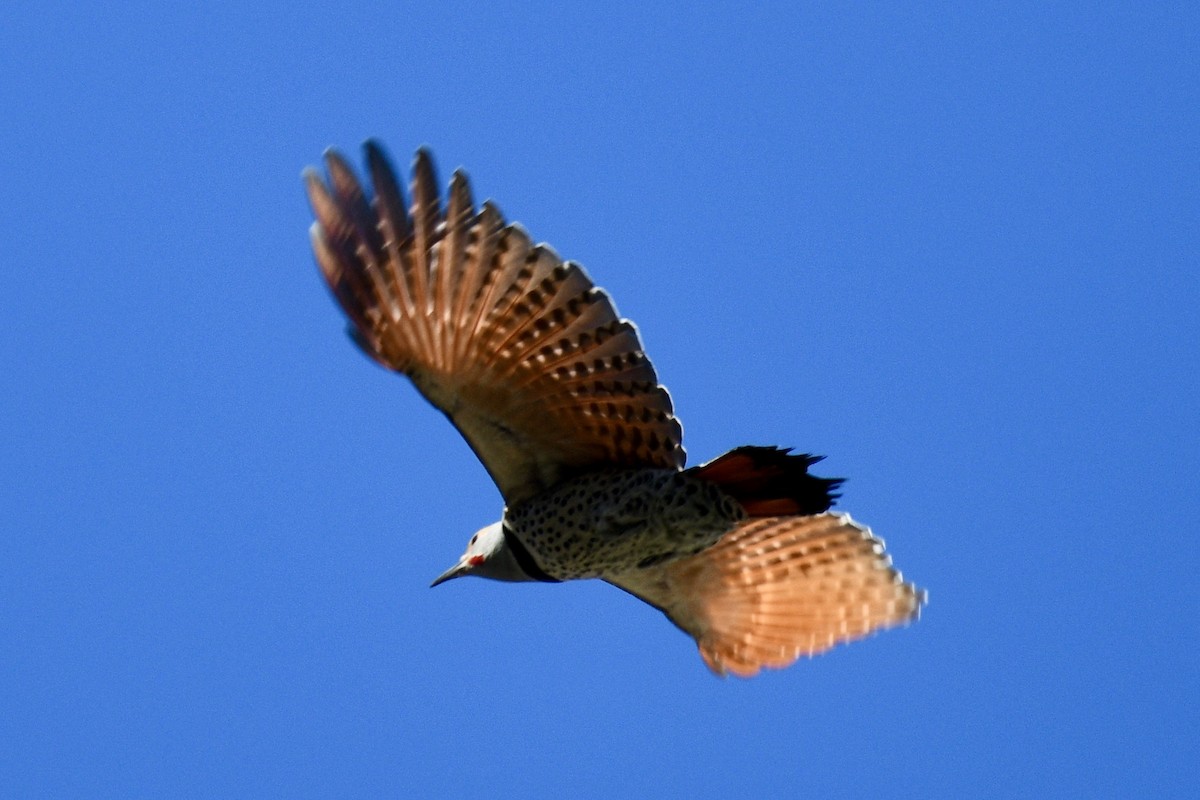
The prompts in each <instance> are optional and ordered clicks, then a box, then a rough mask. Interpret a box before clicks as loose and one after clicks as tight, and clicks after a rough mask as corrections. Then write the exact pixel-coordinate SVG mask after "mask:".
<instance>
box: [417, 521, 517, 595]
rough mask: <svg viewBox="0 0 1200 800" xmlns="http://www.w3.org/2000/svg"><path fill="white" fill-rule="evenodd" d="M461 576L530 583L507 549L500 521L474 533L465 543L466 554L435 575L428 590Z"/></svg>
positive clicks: (502, 525) (510, 551)
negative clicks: (451, 565)
mask: <svg viewBox="0 0 1200 800" xmlns="http://www.w3.org/2000/svg"><path fill="white" fill-rule="evenodd" d="M464 575H478V576H479V577H480V578H491V579H492V580H496V581H527V580H531V578H530V577H529V576H528V575H526V574H525V571H524V570H523V569H521V567H520V565H519V564H518V563H517V559H516V558H515V557H514V556H513V554H512V550H511V549H509V547H508V542H507V540H506V539H505V538H504V524H503V523H502V522H493V523H492V524H491V525H488V526H487V527H485V528H480V529H479V530H478V531H476V533H475V535H474V536H472V537H471V541H469V542H467V551H466V552H465V553H463V554H462V557H461V558H459V559H458V563H457V564H455V565H454V566H453V567H451V568H450V569H448V570H446V571H445V572H443V573H442V574H441V575H439V576H438V577H437V579H436V580H434V582H433V583H432V584H430V587H431V588H432V587H433V586H437V585H438V584H439V583H445V582H446V581H448V580H450V579H451V578H461V577H463V576H464Z"/></svg>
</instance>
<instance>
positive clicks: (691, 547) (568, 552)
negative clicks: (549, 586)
mask: <svg viewBox="0 0 1200 800" xmlns="http://www.w3.org/2000/svg"><path fill="white" fill-rule="evenodd" d="M744 516H745V515H744V512H743V511H742V509H741V506H739V505H738V503H737V501H735V500H734V499H733V498H731V497H729V496H728V495H726V494H725V493H724V492H722V491H721V490H720V489H718V488H717V486H716V485H715V484H712V483H709V482H708V481H703V480H697V479H695V478H692V477H691V476H688V475H685V474H684V473H682V472H676V471H674V470H661V469H638V470H613V471H607V472H597V473H592V474H590V475H584V476H581V477H579V478H575V479H573V480H569V481H566V482H564V483H562V484H560V485H559V486H556V487H555V488H553V489H551V490H550V491H548V492H544V493H542V494H540V495H537V496H536V497H533V498H530V499H529V500H527V501H525V502H524V503H522V504H520V505H519V506H517V507H515V508H512V509H509V510H508V511H507V512H506V514H505V521H506V523H507V524H508V526H509V528H510V529H511V530H512V532H513V534H514V535H516V537H517V538H518V539H520V540H521V543H522V544H524V545H525V547H526V548H527V549H528V550H529V552H530V553H531V554H532V555H533V557H534V559H535V560H536V561H537V563H538V565H539V566H540V567H541V568H542V569H543V570H545V571H546V573H548V574H549V575H551V576H552V577H554V578H558V579H559V580H572V579H575V578H600V577H604V576H605V575H608V574H613V573H617V572H625V571H628V570H631V569H638V568H644V567H647V566H650V565H653V564H660V563H662V562H664V561H668V560H670V559H673V558H679V557H682V556H687V555H692V554H694V553H698V552H699V551H701V550H703V549H705V548H707V547H711V546H712V545H713V544H715V543H716V541H717V540H718V539H720V538H721V537H722V536H724V535H725V534H726V533H728V532H729V531H730V530H732V529H733V526H734V524H735V523H736V522H737V521H739V520H741V519H742V518H743V517H744Z"/></svg>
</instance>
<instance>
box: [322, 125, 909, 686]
mask: <svg viewBox="0 0 1200 800" xmlns="http://www.w3.org/2000/svg"><path fill="white" fill-rule="evenodd" d="M365 150H366V161H367V168H368V172H369V175H370V182H371V187H372V188H371V191H370V192H368V191H367V190H366V189H364V186H363V184H362V183H361V182H360V181H359V179H358V178H357V177H356V175H355V173H354V170H353V168H352V167H351V166H350V165H349V164H348V163H347V161H346V160H345V159H344V158H343V157H342V156H341V155H339V154H338V153H336V152H334V151H332V150H331V151H329V152H327V153H326V156H325V165H326V170H327V176H322V175H321V174H320V173H319V172H318V171H317V170H314V169H308V170H306V171H305V184H306V188H307V190H308V197H309V201H310V203H311V204H312V209H313V212H314V216H315V217H316V221H315V223H314V224H313V226H312V229H311V238H312V246H313V251H314V253H315V256H316V261H317V264H318V265H319V267H320V270H321V273H322V274H323V275H324V277H325V280H326V281H327V282H328V284H329V288H330V289H331V290H332V292H333V295H334V297H335V298H336V299H337V301H338V303H339V304H340V305H341V307H342V310H343V311H344V312H345V313H346V316H347V317H348V318H349V321H350V324H349V332H350V336H351V337H352V338H353V340H354V341H355V342H356V343H357V344H358V346H359V347H360V348H361V349H362V350H363V351H364V352H365V353H366V354H367V355H368V356H370V357H371V358H372V359H374V360H375V361H376V362H378V363H379V364H380V365H382V366H383V367H385V368H387V369H389V370H393V371H395V372H399V373H401V374H403V375H407V376H408V377H409V378H410V379H411V380H412V382H413V383H414V384H415V385H416V387H417V389H418V390H419V391H420V392H421V394H422V395H424V397H425V398H426V399H427V400H428V401H429V402H430V403H432V404H433V405H434V406H436V407H437V408H438V409H440V410H441V411H442V412H443V413H444V414H445V415H446V416H447V417H448V418H449V419H450V421H451V422H452V423H454V425H455V427H456V428H458V430H459V432H460V433H461V434H462V435H463V438H465V439H466V440H467V443H468V444H469V445H470V446H471V449H472V450H474V452H475V455H476V456H478V457H479V460H480V461H481V462H483V466H484V467H485V468H486V469H487V471H488V474H489V475H491V477H492V480H494V481H495V483H496V486H497V487H498V488H499V490H500V493H501V495H502V496H503V498H504V503H505V508H504V512H503V515H502V516H501V519H500V521H498V522H495V523H492V524H491V525H488V526H486V527H484V528H482V529H481V530H479V531H478V532H477V533H476V534H475V535H474V536H472V537H471V539H470V541H469V543H468V544H467V548H466V552H464V553H463V555H462V557H461V558H460V559H459V560H458V562H457V563H456V564H455V565H454V566H453V567H451V568H450V569H449V570H447V571H446V572H445V573H443V574H442V575H441V576H440V577H439V578H438V579H437V580H435V581H434V582H433V585H435V586H436V585H437V584H439V583H442V582H444V581H447V580H450V579H451V578H458V577H462V576H466V575H476V576H480V577H484V578H492V579H495V580H501V581H550V582H557V581H566V580H575V579H580V578H599V579H601V580H604V581H607V582H608V583H611V584H613V585H614V586H617V587H619V588H621V589H623V590H625V591H626V592H629V593H631V594H633V595H634V596H636V597H638V598H640V599H642V600H644V601H646V602H647V603H649V604H650V605H652V606H654V607H655V608H657V609H659V610H661V611H662V612H663V613H664V614H666V616H667V618H668V619H670V620H671V622H673V623H674V624H675V625H676V626H678V627H679V628H680V629H682V630H683V631H684V632H685V633H687V634H688V635H689V636H691V637H692V638H693V639H695V641H696V644H697V646H698V647H699V650H700V655H701V657H702V658H703V659H704V662H705V664H707V665H708V667H709V668H710V669H711V670H712V671H713V672H715V673H717V674H719V675H725V674H733V675H737V676H742V677H749V676H752V675H755V674H757V673H758V672H759V671H760V670H762V669H763V668H765V667H771V668H782V667H786V666H788V665H790V664H792V663H794V662H795V661H796V660H797V659H798V658H799V657H801V656H805V655H813V654H816V653H819V652H822V651H824V650H827V649H829V648H830V647H833V646H834V645H836V644H838V643H840V642H846V641H850V640H853V639H858V638H861V637H863V636H866V635H867V634H869V633H871V632H873V631H876V630H880V629H883V628H888V627H892V626H896V625H901V624H904V623H908V622H911V621H914V620H915V619H916V618H917V616H918V615H919V613H920V609H921V606H922V604H923V603H924V602H925V593H924V592H923V591H921V590H919V589H917V588H916V587H915V586H913V585H912V584H911V583H906V582H904V581H903V580H902V579H901V577H900V573H899V572H897V571H896V570H895V569H894V568H893V567H892V566H891V560H890V559H889V558H888V556H887V555H886V554H885V553H884V547H883V542H882V541H880V540H879V539H877V538H876V537H875V536H873V535H872V533H871V531H870V530H869V529H868V528H866V527H864V526H862V525H859V524H858V523H856V522H855V521H853V520H852V519H850V517H849V516H848V515H846V514H839V513H833V512H831V511H830V510H829V508H830V506H831V505H832V504H833V502H834V499H835V498H836V497H837V494H836V489H837V487H838V485H839V483H840V481H839V480H836V479H828V478H819V477H816V476H814V475H812V474H810V473H809V471H808V469H809V467H810V466H812V464H813V463H815V462H816V461H818V460H819V458H818V457H814V456H809V455H801V454H794V453H792V452H790V451H789V450H784V449H780V448H776V447H755V446H747V447H739V448H736V449H734V450H731V451H730V452H728V453H725V454H724V455H722V456H719V457H718V458H716V459H714V460H712V461H709V462H708V463H706V464H701V465H700V466H697V467H691V468H686V469H685V467H684V450H683V441H682V440H683V429H682V428H681V426H680V423H679V420H677V419H676V418H675V415H674V413H673V408H672V405H671V398H670V396H669V395H668V394H667V390H666V389H665V388H664V387H663V386H661V385H660V384H659V382H658V376H657V374H656V373H655V371H654V367H653V366H651V364H650V360H649V358H647V356H646V354H645V353H644V352H643V350H642V344H641V341H640V339H639V337H638V333H637V330H636V328H634V326H633V323H631V322H630V321H628V320H625V319H622V318H621V317H620V316H619V315H618V314H617V311H616V308H615V307H614V305H613V302H612V300H611V299H610V298H609V296H608V294H607V293H606V292H605V291H604V290H603V289H600V288H597V287H596V286H595V284H593V283H592V280H591V278H590V277H588V274H587V273H586V272H584V270H583V268H582V267H581V266H580V265H578V264H576V263H574V262H571V261H563V260H562V259H560V258H559V257H558V255H557V254H556V253H555V252H554V250H552V249H551V248H550V247H549V246H547V245H545V244H534V242H533V240H532V239H531V238H530V236H529V234H528V233H527V232H526V231H525V229H524V228H522V227H521V226H520V225H518V224H509V223H507V222H506V221H505V219H504V217H503V215H502V214H501V213H500V210H499V209H498V208H497V207H496V206H495V205H494V204H493V203H491V202H490V201H489V202H485V203H484V204H483V206H482V208H479V209H476V207H475V203H474V200H473V199H472V195H471V190H470V187H469V184H468V180H467V176H466V175H465V174H464V173H463V172H462V171H457V172H455V173H454V176H453V177H452V178H451V180H450V189H449V196H448V198H447V199H446V200H445V202H444V203H443V200H442V198H441V196H440V191H439V187H438V183H437V178H436V176H435V172H434V166H433V159H432V157H431V156H430V154H429V152H428V151H426V150H424V149H421V150H418V151H417V154H416V158H415V160H414V163H413V169H412V174H413V177H412V182H411V187H410V190H409V198H408V200H407V201H406V200H405V197H404V194H403V191H402V189H401V187H400V183H399V181H398V180H397V178H396V174H395V172H394V170H393V169H392V167H391V165H390V164H389V162H388V159H387V157H386V156H385V155H384V153H383V150H382V149H381V148H380V146H379V145H378V144H376V143H375V142H367V144H366V146H365Z"/></svg>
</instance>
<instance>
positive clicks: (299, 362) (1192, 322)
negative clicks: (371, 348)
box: [0, 0, 1200, 798]
mask: <svg viewBox="0 0 1200 800" xmlns="http://www.w3.org/2000/svg"><path fill="white" fill-rule="evenodd" d="M798 5H800V4H763V5H760V6H759V7H757V8H754V9H748V8H745V7H743V6H742V5H741V4H731V5H726V4H709V5H706V6H705V7H704V9H703V10H700V9H699V8H697V7H694V6H687V5H669V4H659V5H655V4H649V3H639V4H627V5H626V4H615V5H614V4H608V5H606V6H605V7H604V8H603V9H600V8H594V9H581V8H577V7H574V6H571V5H563V4H548V5H538V4H532V3H531V4H526V5H525V6H523V7H522V8H521V9H519V10H517V9H512V10H504V9H499V8H481V7H478V6H477V5H476V4H468V3H422V4H411V5H410V4H403V3H375V4H363V5H359V4H315V3H307V2H295V3H277V2H273V1H272V0H267V1H266V2H262V3H257V4H243V3H238V4H221V3H215V4H209V5H207V6H204V7H196V8H191V7H185V6H180V5H179V4H166V3H161V4H153V3H152V4H141V3H125V4H119V5H117V6H114V5H112V4H93V3H70V4H57V3H36V4H34V3H15V4H13V3H10V4H7V5H6V6H5V8H4V10H3V11H0V75H2V76H3V77H0V103H2V104H3V106H4V108H5V109H7V113H6V114H5V121H4V123H3V125H0V145H2V146H0V176H3V180H2V181H0V241H2V242H3V247H4V256H3V262H4V265H5V269H6V272H5V274H6V276H7V280H6V282H5V288H6V291H5V298H6V299H5V300H4V301H3V303H0V368H2V369H3V374H4V380H3V388H2V390H0V441H2V442H3V443H4V445H3V455H0V531H2V534H3V535H2V536H0V709H3V711H2V713H0V794H3V795H5V796H9V797H381V796H414V797H427V796H481V795H485V794H486V795H487V796H521V797H563V796H573V797H612V796H645V797H648V796H680V797H685V796H686V797H696V798H701V797H712V798H727V797H731V796H745V797H794V796H800V795H811V796H838V797H858V796H868V795H880V794H888V795H891V796H901V797H905V796H908V797H917V796H920V797H955V798H957V797H963V796H988V797H1030V796H1089V797H1129V796H1158V797H1169V796H1181V797H1182V796H1194V792H1195V791H1196V787H1197V785H1198V783H1200V776H1198V775H1197V773H1198V771H1200V769H1198V767H1197V764H1200V753H1198V752H1197V750H1198V749H1200V747H1198V742H1200V730H1198V728H1200V725H1198V714H1197V707H1198V703H1197V700H1198V698H1197V680H1196V654H1197V652H1198V646H1200V641H1198V639H1200V636H1198V635H1197V634H1198V627H1200V622H1198V620H1200V613H1198V612H1200V604H1198V602H1197V589H1198V586H1197V583H1198V581H1197V578H1196V570H1195V568H1194V564H1193V561H1194V559H1193V557H1192V555H1191V553H1192V550H1193V547H1194V542H1195V539H1196V536H1197V526H1196V519H1197V517H1198V515H1200V514H1198V512H1200V501H1198V496H1200V493H1198V492H1197V490H1196V475H1197V473H1198V472H1200V456H1198V453H1200V436H1198V435H1197V434H1198V430H1200V423H1198V418H1197V397H1198V396H1200V377H1198V376H1200V352H1198V350H1200V347H1198V342H1200V322H1198V319H1200V311H1198V309H1200V279H1198V278H1197V275H1196V257H1197V256H1196V254H1197V252H1198V251H1200V174H1198V169H1197V142H1198V141H1200V124H1198V123H1200V115H1198V112H1197V110H1196V109H1197V108H1200V78H1198V76H1200V65H1198V64H1197V52H1198V50H1197V45H1196V38H1195V32H1196V30H1197V28H1198V25H1200V18H1198V16H1197V13H1196V12H1195V10H1193V9H1191V8H1190V7H1187V6H1186V5H1185V4H1178V5H1175V4H1153V3H1151V4H1147V3H1126V4H1116V3H1088V4H1070V3H1062V4H1057V5H1055V6H1054V8H1053V9H1050V8H1047V7H1045V4H1040V3H996V4H991V3H989V4H965V5H964V4H936V5H935V4H923V5H920V6H917V5H914V4H870V5H866V6H859V5H853V6H845V5H839V6H836V7H835V6H827V7H822V8H821V9H815V10H814V9H809V10H804V9H798V8H797V6H798ZM348 6H349V7H348ZM369 136H375V137H379V138H381V139H382V140H383V141H384V142H385V143H386V144H387V145H388V147H389V148H390V150H391V152H392V154H393V156H394V158H395V160H396V161H397V163H398V164H400V165H406V164H407V163H408V159H409V157H410V155H411V151H412V150H413V149H415V148H416V147H417V146H418V145H421V144H427V145H429V146H431V147H432V148H433V150H434V153H435V155H436V156H437V158H438V161H439V165H440V168H441V173H442V176H443V178H444V179H445V178H448V176H449V174H450V171H451V170H452V169H453V168H454V167H456V166H459V165H463V166H465V167H466V168H467V169H468V171H469V172H470V174H471V177H472V179H473V182H474V187H475V191H476V195H477V197H478V198H479V199H482V198H485V197H493V198H495V199H496V200H497V201H498V202H499V204H500V206H501V208H502V209H503V210H504V211H505V212H506V214H507V215H508V217H509V218H510V219H515V220H520V221H521V222H523V223H524V224H525V225H526V226H527V227H528V228H529V229H530V230H531V232H532V233H533V235H534V237H535V238H537V239H539V240H546V241H549V242H550V243H552V244H553V245H554V246H555V248H556V249H557V250H558V251H559V252H560V253H561V254H562V255H563V256H564V257H567V258H571V259H575V260H578V261H581V262H582V263H583V264H585V265H586V266H587V268H588V269H589V271H590V272H591V274H592V275H593V276H594V277H595V278H596V279H597V281H598V282H599V283H600V284H601V285H603V286H605V287H607V288H608V289H609V290H610V291H611V292H612V293H613V295H614V297H615V298H616V300H617V303H618V305H619V306H620V309H621V311H622V312H623V313H624V314H626V315H627V316H629V317H631V318H633V319H634V320H635V321H637V323H638V324H639V326H640V328H641V331H642V334H643V337H644V340H645V343H646V346H647V349H648V351H649V353H650V355H651V357H652V358H653V359H654V361H655V364H656V366H657V368H658V371H659V374H660V376H661V377H662V379H663V381H664V382H665V383H666V384H667V385H668V387H669V388H670V389H671V391H672V394H673V396H674V398H675V401H676V406H677V410H678V412H679V415H680V417H681V418H682V420H683V423H684V426H685V430H686V442H685V443H686V446H687V448H688V451H689V454H690V456H691V461H692V463H699V462H700V461H703V460H706V459H708V458H710V457H712V456H715V455H717V454H718V453H720V452H722V451H724V450H725V449H728V448H730V447H733V446H736V445H739V444H746V443H757V444H779V445H785V446H794V447H797V448H799V449H800V450H803V451H811V452H816V453H824V454H827V455H828V460H827V461H826V462H825V464H824V466H825V467H826V472H827V474H832V475H840V476H846V477H848V478H849V481H848V482H847V484H846V486H845V493H844V497H843V499H842V502H841V507H842V508H844V509H845V510H848V511H850V512H852V513H853V514H854V515H855V517H856V518H857V519H860V520H862V521H864V522H866V523H868V524H870V525H871V526H872V527H873V528H874V530H875V531H876V532H877V533H878V534H879V535H881V536H883V537H884V538H885V539H886V540H887V542H888V545H889V549H890V550H891V551H892V553H893V555H894V557H895V559H896V562H897V564H898V566H899V567H900V568H901V569H902V570H903V571H904V572H905V574H906V576H908V577H910V578H911V579H913V580H914V581H916V582H917V583H919V584H920V585H922V586H924V587H926V588H928V589H929V591H930V596H931V602H930V605H929V607H928V609H927V611H926V613H925V615H924V617H923V619H922V620H921V621H920V622H919V623H918V624H917V625H915V626H913V627H911V628H908V629H905V630H901V631H895V632H889V633H886V634H883V635H881V636H878V637H876V638H873V639H871V640H868V641H865V642H860V643H857V644H854V645H851V646H848V647H844V648H842V649H839V650H837V651H835V652H833V653H831V654H828V655H825V656H822V657H819V658H817V659H814V660H811V661H806V662H802V663H800V664H798V665H796V666H795V667H793V668H792V669H790V670H787V671H783V672H778V673H771V674H767V675H765V676H762V677H759V678H757V679H755V680H752V681H748V682H741V681H736V680H729V681H720V680H717V679H715V678H713V677H712V676H711V675H709V674H708V673H707V671H706V670H705V669H704V668H703V666H702V664H701V662H700V660H699V658H698V657H697V655H696V653H695V649H694V647H693V645H692V644H691V642H690V641H689V640H687V639H686V638H685V637H684V636H683V635H682V634H680V633H679V632H678V631H676V630H675V629H674V628H672V626H671V625H669V624H668V623H667V622H666V621H665V620H664V619H662V618H661V617H660V616H659V615H658V614H657V612H655V611H654V610H653V609H650V608H649V607H645V606H642V605H641V604H639V603H638V602H637V601H636V600H634V599H632V598H630V597H627V596H625V595H624V594H622V593H620V592H617V591H615V590H613V589H611V588H609V587H606V586H603V585H600V584H592V583H577V584H573V585H567V586H507V585H500V584H493V583H488V582H485V581H458V582H455V583H452V584H449V585H447V586H445V587H441V588H439V589H437V590H433V591H431V590H429V589H428V588H427V587H428V583H429V581H430V580H431V579H432V578H433V577H434V576H435V575H437V574H438V573H439V572H441V571H442V570H443V569H445V568H446V567H448V566H449V565H450V564H451V563H453V561H454V559H455V558H456V557H457V556H458V554H459V552H460V551H461V549H462V547H463V545H464V543H465V541H466V538H467V537H468V536H469V535H470V533H471V532H473V531H474V530H475V529H476V528H477V527H479V526H481V525H483V524H485V523H487V522H490V521H492V520H493V519H495V518H496V517H497V516H498V514H499V512H500V500H499V496H498V494H497V493H496V492H495V490H494V488H493V487H492V486H491V484H490V483H489V481H488V479H487V476H486V474H485V473H484V471H483V469H482V468H481V467H480V466H479V465H478V463H477V462H475V460H474V458H473V456H472V455H471V453H470V451H469V450H468V448H467V447H466V446H465V445H464V444H463V443H462V442H461V441H460V440H459V438H458V436H457V434H456V433H455V432H454V430H453V429H452V428H450V426H449V425H448V424H446V423H445V421H444V420H443V418H442V417H441V415H440V414H438V413H437V412H435V411H433V410H432V409H431V408H429V407H428V406H426V405H425V404H424V402H423V401H422V400H421V399H420V398H419V397H418V395H417V394H416V392H415V391H413V390H412V389H411V387H409V386H408V385H407V384H406V383H405V382H404V381H402V380H400V379H398V378H396V377H394V376H391V375H388V374H386V373H384V372H383V371H382V370H379V369H377V368H375V367H373V366H372V365H371V364H370V363H369V362H367V360H366V359H364V358H363V357H362V356H361V355H359V354H358V353H357V352H356V351H355V349H354V348H353V347H352V346H351V344H350V343H349V341H348V340H347V339H346V337H345V336H344V335H343V332H342V329H343V320H342V318H341V316H340V313H339V312H338V310H337V309H336V307H335V306H334V304H333V302H332V301H331V300H330V298H329V297H328V295H327V292H326V290H325V288H324V286H323V285H322V283H321V282H320V279H319V278H318V275H317V272H316V270H315V268H314V266H313V263H312V258H311V254H310V252H309V249H308V240H307V233H306V230H307V227H308V225H309V221H310V215H309V211H308V208H307V205H306V202H305V199H304V197H303V194H302V191H301V185H300V180H299V176H300V170H301V169H302V168H303V167H304V166H305V165H308V164H313V163H316V162H317V159H318V158H319V157H320V154H321V152H322V150H323V149H324V148H325V147H326V146H328V145H331V144H332V145H336V146H337V147H339V148H341V149H343V151H345V152H347V154H348V155H351V156H352V158H353V159H354V160H355V161H358V160H359V149H358V148H359V144H360V143H361V142H362V140H364V139H365V138H367V137H369Z"/></svg>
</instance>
